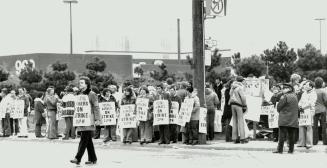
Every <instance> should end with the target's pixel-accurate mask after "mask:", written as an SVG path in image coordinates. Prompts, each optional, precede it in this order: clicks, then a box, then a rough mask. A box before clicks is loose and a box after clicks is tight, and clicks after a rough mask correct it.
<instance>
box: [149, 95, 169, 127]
mask: <svg viewBox="0 0 327 168" xmlns="http://www.w3.org/2000/svg"><path fill="white" fill-rule="evenodd" d="M153 115H154V116H153V125H168V124H169V105H168V100H156V101H154V103H153Z"/></svg>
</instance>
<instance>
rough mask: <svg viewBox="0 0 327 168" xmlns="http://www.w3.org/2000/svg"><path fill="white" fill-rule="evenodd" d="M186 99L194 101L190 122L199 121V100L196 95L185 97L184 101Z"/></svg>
mask: <svg viewBox="0 0 327 168" xmlns="http://www.w3.org/2000/svg"><path fill="white" fill-rule="evenodd" d="M186 99H193V100H194V104H193V110H192V114H191V120H195V121H198V120H199V119H200V99H199V97H198V96H196V95H191V97H186V98H185V100H186ZM185 100H184V101H185Z"/></svg>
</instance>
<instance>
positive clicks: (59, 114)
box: [56, 103, 63, 120]
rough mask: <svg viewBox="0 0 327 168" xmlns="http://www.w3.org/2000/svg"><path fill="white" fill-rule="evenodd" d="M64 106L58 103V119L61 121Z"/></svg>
mask: <svg viewBox="0 0 327 168" xmlns="http://www.w3.org/2000/svg"><path fill="white" fill-rule="evenodd" d="M62 110H63V108H62V104H61V103H57V114H56V119H57V120H60V119H61V114H62Z"/></svg>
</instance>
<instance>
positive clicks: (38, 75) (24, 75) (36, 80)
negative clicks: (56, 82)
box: [19, 62, 46, 91]
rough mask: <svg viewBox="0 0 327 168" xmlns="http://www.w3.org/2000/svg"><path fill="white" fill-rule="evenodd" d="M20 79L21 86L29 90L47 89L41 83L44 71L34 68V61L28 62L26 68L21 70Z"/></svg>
mask: <svg viewBox="0 0 327 168" xmlns="http://www.w3.org/2000/svg"><path fill="white" fill-rule="evenodd" d="M19 79H20V86H21V87H24V88H26V89H27V90H29V91H32V90H37V91H45V89H46V88H45V87H44V85H42V83H41V81H42V79H43V72H42V71H41V70H37V69H35V68H33V64H32V62H28V63H27V65H25V68H24V69H23V70H22V71H21V72H20V75H19Z"/></svg>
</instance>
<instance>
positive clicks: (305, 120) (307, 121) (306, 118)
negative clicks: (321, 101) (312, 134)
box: [299, 109, 312, 126]
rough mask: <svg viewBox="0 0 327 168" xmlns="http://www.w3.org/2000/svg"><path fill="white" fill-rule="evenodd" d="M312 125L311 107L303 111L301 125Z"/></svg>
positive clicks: (300, 119)
mask: <svg viewBox="0 0 327 168" xmlns="http://www.w3.org/2000/svg"><path fill="white" fill-rule="evenodd" d="M308 125H312V114H311V111H310V109H306V110H304V112H303V113H300V118H299V126H308Z"/></svg>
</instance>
